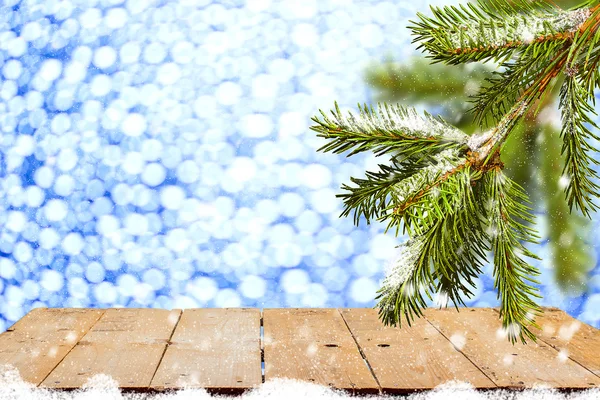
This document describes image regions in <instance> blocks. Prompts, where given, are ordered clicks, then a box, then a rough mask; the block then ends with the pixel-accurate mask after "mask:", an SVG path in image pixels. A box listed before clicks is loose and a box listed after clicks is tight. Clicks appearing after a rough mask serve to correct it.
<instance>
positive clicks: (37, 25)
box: [0, 0, 600, 332]
mask: <svg viewBox="0 0 600 400" xmlns="http://www.w3.org/2000/svg"><path fill="white" fill-rule="evenodd" d="M425 3H430V4H431V3H437V4H440V3H443V4H447V3H449V2H448V1H441V2H440V1H439V0H436V1H435V2H432V1H429V0H428V1H427V2H424V3H418V2H414V1H412V2H409V1H395V2H392V1H389V2H384V1H366V0H365V1H358V0H354V1H353V0H318V1H317V0H302V1H296V0H287V1H271V0H229V1H226V0H224V1H211V0H173V1H167V2H164V1H156V0H128V1H124V0H39V1H38V0H36V1H34V0H31V1H26V0H23V1H19V0H4V2H3V6H2V8H1V9H0V79H1V81H0V83H1V84H0V128H1V132H0V332H1V331H4V330H5V329H6V328H7V327H8V326H9V325H10V324H12V323H13V322H14V321H16V320H17V319H19V318H20V317H22V316H23V315H24V314H25V313H27V312H28V311H29V310H30V309H31V308H33V307H38V306H48V307H115V306H124V307H163V308H189V307H236V306H252V307H288V306H293V307H338V306H348V307H372V306H374V305H375V302H374V300H373V299H374V296H375V291H376V290H377V288H378V287H379V284H380V282H381V281H382V279H383V277H384V270H385V267H386V265H387V264H388V263H389V262H390V261H391V260H392V259H393V257H394V254H395V253H396V249H395V246H396V245H397V244H399V243H400V242H401V241H402V240H403V239H402V238H395V237H394V236H393V235H392V234H388V235H384V234H383V228H384V226H383V225H380V224H376V223H375V224H372V225H370V226H365V225H364V224H361V226H360V227H354V226H353V224H352V220H351V218H343V219H340V218H339V214H340V212H341V210H342V202H341V199H337V198H336V197H335V194H336V193H339V192H340V190H339V187H340V185H341V183H343V182H349V178H350V176H357V177H358V176H362V175H363V174H364V171H365V169H372V168H373V167H375V166H376V163H377V162H381V161H380V160H378V159H376V158H374V157H373V156H370V155H367V154H363V155H359V156H355V157H352V158H346V157H345V156H343V155H332V154H323V153H317V152H316V149H317V148H318V147H320V146H321V145H322V144H323V141H322V139H319V138H316V137H315V133H314V132H312V131H310V130H309V129H308V127H309V126H310V125H311V121H310V117H311V116H313V115H315V114H316V112H317V110H318V109H319V108H322V109H327V110H328V109H330V108H331V107H332V106H333V102H334V100H337V101H338V102H339V103H340V105H341V106H342V108H343V109H354V108H355V104H356V103H357V102H369V101H370V99H371V97H370V93H369V91H368V89H367V86H366V84H365V83H364V81H363V73H364V69H365V67H366V66H367V64H368V63H369V62H372V61H381V60H383V59H384V57H385V56H386V55H388V54H393V55H394V57H395V58H396V59H399V60H401V59H403V58H404V57H406V56H409V55H413V54H416V51H415V50H414V49H415V46H414V45H411V44H410V41H411V38H410V35H409V31H408V30H407V29H406V26H407V25H408V19H410V18H412V17H413V16H414V15H415V14H416V12H417V11H426V4H425ZM594 218H595V219H594V224H595V225H594V226H595V227H596V228H597V227H598V225H599V224H598V218H597V216H595V217H594ZM539 227H540V229H541V233H542V235H544V228H543V227H544V220H543V216H542V218H540V221H539ZM593 232H594V233H592V235H593V236H592V237H590V243H594V244H598V242H599V241H600V237H598V233H597V232H598V230H597V229H594V230H593ZM533 250H534V251H536V252H537V253H538V254H539V255H541V256H542V257H545V258H546V259H547V258H548V257H547V249H546V247H545V246H544V245H543V244H542V245H540V246H536V247H535V248H533ZM539 267H540V269H541V271H542V276H541V278H540V279H541V282H542V287H541V288H542V293H543V295H544V299H543V301H542V303H543V304H545V305H554V306H558V307H561V308H563V309H565V310H566V311H568V312H569V313H570V314H571V315H573V316H575V317H578V318H580V319H581V320H583V321H585V322H587V323H590V324H592V325H594V326H596V327H598V326H599V324H600V271H599V270H598V268H596V269H595V270H594V272H593V273H592V279H591V281H590V285H589V291H588V293H586V294H585V295H583V296H581V297H577V298H569V297H564V296H563V295H561V293H560V291H559V290H558V289H557V288H556V286H555V285H554V284H553V282H552V271H551V268H552V266H551V265H549V264H548V262H547V261H545V262H544V261H542V262H540V263H539ZM468 304H469V305H475V306H494V305H497V304H498V302H497V299H496V293H495V291H494V289H493V282H492V279H491V268H489V267H488V268H487V269H486V275H484V276H482V278H481V279H480V281H479V282H478V288H477V290H476V293H475V297H474V298H473V299H472V300H471V301H470V302H469V303H468Z"/></svg>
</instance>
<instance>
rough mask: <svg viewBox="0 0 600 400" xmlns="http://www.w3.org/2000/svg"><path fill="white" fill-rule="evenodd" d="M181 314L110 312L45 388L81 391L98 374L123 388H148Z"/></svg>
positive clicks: (140, 310)
mask: <svg viewBox="0 0 600 400" xmlns="http://www.w3.org/2000/svg"><path fill="white" fill-rule="evenodd" d="M180 314H181V311H180V310H173V311H167V310H156V309H130V308H115V309H110V310H106V312H105V313H104V315H102V317H101V318H100V319H99V320H98V322H96V324H95V325H94V326H93V327H92V328H91V329H90V330H89V332H88V333H87V334H86V335H85V336H84V337H83V338H82V339H81V340H80V341H79V343H77V345H76V346H75V347H73V349H72V350H71V352H70V353H69V354H68V355H67V356H66V357H65V359H64V360H63V361H62V362H61V363H60V364H59V365H58V367H56V369H54V371H52V373H51V374H50V375H49V376H48V377H47V378H46V379H45V380H44V381H43V383H42V385H41V386H44V387H50V388H68V389H73V388H80V387H81V386H83V385H84V384H85V383H86V382H87V381H88V379H89V378H91V377H93V376H94V375H97V374H105V375H109V376H111V377H112V378H113V379H114V380H116V381H117V383H118V385H119V386H120V387H123V388H132V389H143V388H147V387H148V386H149V385H150V382H151V380H152V377H153V376H154V373H155V372H156V369H157V368H158V365H159V363H160V361H161V358H162V356H163V354H164V352H165V349H166V347H167V343H168V341H169V339H170V337H171V334H172V333H173V329H174V328H175V325H176V324H177V321H178V320H179V316H180Z"/></svg>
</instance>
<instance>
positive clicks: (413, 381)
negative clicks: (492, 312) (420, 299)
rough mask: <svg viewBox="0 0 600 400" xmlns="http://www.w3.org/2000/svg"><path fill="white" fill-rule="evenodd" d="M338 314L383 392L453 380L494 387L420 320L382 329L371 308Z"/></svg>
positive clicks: (406, 390) (423, 387) (399, 390)
mask: <svg viewBox="0 0 600 400" xmlns="http://www.w3.org/2000/svg"><path fill="white" fill-rule="evenodd" d="M341 313H342V317H343V318H344V320H345V321H346V323H347V324H348V327H349V328H350V331H351V332H352V334H353V336H354V338H355V339H356V341H357V342H358V344H359V346H360V349H361V351H362V352H363V354H364V355H365V357H366V359H367V362H368V363H369V365H370V366H371V368H372V370H373V373H374V374H375V376H376V377H377V381H378V382H379V384H380V385H381V389H382V390H383V391H384V392H386V393H406V392H410V391H412V390H425V389H433V388H434V387H436V386H438V385H440V384H442V383H444V382H447V381H450V380H453V379H457V380H460V381H462V382H469V383H470V384H471V385H473V386H474V387H477V388H495V387H496V385H495V384H494V383H493V382H492V381H491V380H490V379H489V378H488V377H487V376H486V375H485V374H483V373H482V372H481V371H480V370H479V369H478V368H477V367H476V366H475V365H473V363H471V361H469V359H467V358H466V357H465V356H464V355H463V354H462V353H460V352H459V351H457V350H456V349H455V348H454V346H453V345H452V344H451V343H450V342H449V341H448V339H446V338H445V337H444V336H443V335H442V334H440V333H439V332H438V330H437V329H435V327H433V326H432V325H431V324H430V323H429V322H428V321H427V320H425V319H423V318H419V319H416V320H415V321H414V322H413V323H412V326H410V327H409V326H408V325H404V324H403V325H402V328H397V327H396V328H394V327H391V326H384V325H383V323H382V322H381V321H380V320H379V318H378V313H377V310H375V309H372V308H352V309H348V308H347V309H343V310H341Z"/></svg>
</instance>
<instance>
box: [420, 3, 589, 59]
mask: <svg viewBox="0 0 600 400" xmlns="http://www.w3.org/2000/svg"><path fill="white" fill-rule="evenodd" d="M489 3H491V4H488V3H486V2H483V1H478V3H477V5H474V4H471V3H469V4H468V5H459V6H458V7H454V6H450V7H443V8H438V7H432V8H431V10H432V12H433V17H432V18H430V17H427V16H425V15H423V14H417V15H418V16H419V19H420V20H419V21H417V22H414V21H413V24H414V25H412V26H409V28H411V29H412V31H413V34H414V35H415V36H416V38H415V40H414V42H421V45H420V46H419V48H421V47H423V48H424V49H425V50H426V51H428V52H429V53H430V54H431V55H432V56H431V57H432V58H433V59H434V60H435V61H444V62H446V63H449V64H458V63H464V62H471V61H488V60H494V61H498V60H502V59H504V60H506V59H509V58H510V57H512V56H513V55H514V53H515V52H516V51H523V50H525V49H529V50H530V51H531V52H533V53H540V52H547V49H546V46H547V44H548V43H549V42H557V41H558V42H564V41H567V40H571V39H572V38H573V36H574V35H575V33H576V32H577V31H578V30H579V29H580V27H581V26H582V25H583V23H584V22H585V21H586V20H587V19H588V17H589V16H590V14H591V11H590V9H589V8H587V7H582V8H579V9H575V10H570V11H563V10H561V9H558V8H554V7H552V5H550V4H549V3H546V2H545V1H534V2H532V1H527V0H516V1H513V2H511V3H508V2H500V1H492V2H489Z"/></svg>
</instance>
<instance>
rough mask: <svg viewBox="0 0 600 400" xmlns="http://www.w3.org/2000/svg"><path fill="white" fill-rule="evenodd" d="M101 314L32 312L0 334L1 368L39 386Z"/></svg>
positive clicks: (98, 311)
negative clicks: (8, 367)
mask: <svg viewBox="0 0 600 400" xmlns="http://www.w3.org/2000/svg"><path fill="white" fill-rule="evenodd" d="M102 314H104V310H91V309H81V308H80V309H73V308H72V309H52V308H35V309H33V310H31V312H29V314H27V315H26V316H24V317H23V318H21V319H20V320H19V321H18V322H16V323H15V324H14V325H13V326H11V327H10V328H8V330H7V331H6V332H4V333H2V334H0V365H2V364H8V365H12V366H14V367H15V368H17V369H18V370H19V373H20V374H21V377H22V378H23V379H24V380H25V381H27V382H31V383H33V384H34V385H39V384H40V383H41V382H42V381H43V380H44V379H45V378H46V377H47V376H48V374H49V373H50V372H52V370H53V369H54V368H56V366H57V365H58V363H60V362H61V360H62V359H63V358H64V357H65V356H66V355H67V353H68V352H69V351H71V349H72V348H73V346H75V345H76V344H77V342H79V340H80V339H81V338H82V337H83V335H85V334H86V332H87V331H88V330H89V329H90V328H91V327H92V326H93V325H94V324H95V323H96V321H97V320H98V319H99V318H100V317H101V316H102Z"/></svg>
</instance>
